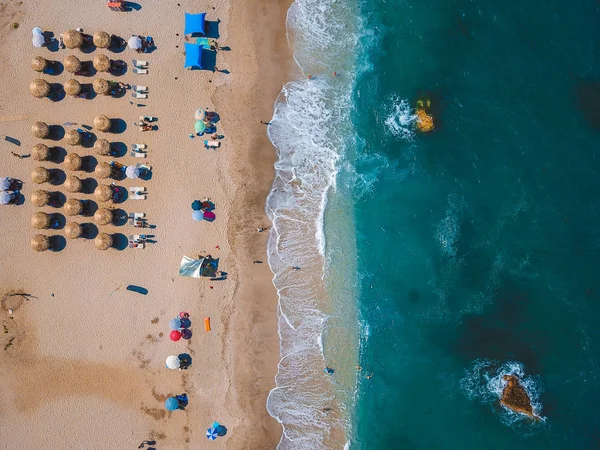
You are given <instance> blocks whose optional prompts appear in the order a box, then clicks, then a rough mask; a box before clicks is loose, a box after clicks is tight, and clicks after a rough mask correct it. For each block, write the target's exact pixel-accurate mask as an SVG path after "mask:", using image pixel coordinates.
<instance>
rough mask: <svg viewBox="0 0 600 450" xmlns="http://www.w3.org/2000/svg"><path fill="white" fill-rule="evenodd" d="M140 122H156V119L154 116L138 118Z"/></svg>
mask: <svg viewBox="0 0 600 450" xmlns="http://www.w3.org/2000/svg"><path fill="white" fill-rule="evenodd" d="M138 119H139V120H141V121H142V122H156V121H157V120H158V119H157V118H156V117H154V116H138Z"/></svg>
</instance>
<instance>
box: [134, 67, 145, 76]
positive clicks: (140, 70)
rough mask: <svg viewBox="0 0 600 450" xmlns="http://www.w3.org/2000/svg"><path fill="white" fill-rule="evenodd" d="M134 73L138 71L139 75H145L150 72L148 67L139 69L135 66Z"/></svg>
mask: <svg viewBox="0 0 600 450" xmlns="http://www.w3.org/2000/svg"><path fill="white" fill-rule="evenodd" d="M133 73H137V74H138V75H145V74H147V73H148V69H138V68H137V67H134V68H133Z"/></svg>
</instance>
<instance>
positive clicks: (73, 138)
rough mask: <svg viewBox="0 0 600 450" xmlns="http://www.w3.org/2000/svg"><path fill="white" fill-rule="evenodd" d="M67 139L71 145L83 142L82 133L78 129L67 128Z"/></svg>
mask: <svg viewBox="0 0 600 450" xmlns="http://www.w3.org/2000/svg"><path fill="white" fill-rule="evenodd" d="M65 139H66V141H67V144H69V145H79V144H80V143H81V133H79V131H77V130H67V132H66V133H65Z"/></svg>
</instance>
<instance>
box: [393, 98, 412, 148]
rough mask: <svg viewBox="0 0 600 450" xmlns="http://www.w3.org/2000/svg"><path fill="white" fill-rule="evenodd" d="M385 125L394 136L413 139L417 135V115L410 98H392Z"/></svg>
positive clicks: (407, 139) (408, 139)
mask: <svg viewBox="0 0 600 450" xmlns="http://www.w3.org/2000/svg"><path fill="white" fill-rule="evenodd" d="M390 103H391V106H390V107H389V108H388V112H387V117H386V119H385V125H386V126H387V129H388V131H389V132H390V133H392V134H393V135H394V136H396V137H398V138H401V139H404V140H406V141H412V140H413V139H414V137H415V121H416V120H417V116H416V115H415V113H414V111H413V109H412V108H411V107H410V104H409V103H408V100H406V99H403V98H400V97H398V96H394V97H392V98H391V99H390Z"/></svg>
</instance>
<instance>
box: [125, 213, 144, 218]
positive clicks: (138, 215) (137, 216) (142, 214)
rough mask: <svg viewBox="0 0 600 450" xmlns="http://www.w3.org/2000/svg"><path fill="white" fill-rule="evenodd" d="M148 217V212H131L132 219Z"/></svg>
mask: <svg viewBox="0 0 600 450" xmlns="http://www.w3.org/2000/svg"><path fill="white" fill-rule="evenodd" d="M145 217H146V213H129V218H130V219H143V218H145Z"/></svg>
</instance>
